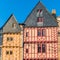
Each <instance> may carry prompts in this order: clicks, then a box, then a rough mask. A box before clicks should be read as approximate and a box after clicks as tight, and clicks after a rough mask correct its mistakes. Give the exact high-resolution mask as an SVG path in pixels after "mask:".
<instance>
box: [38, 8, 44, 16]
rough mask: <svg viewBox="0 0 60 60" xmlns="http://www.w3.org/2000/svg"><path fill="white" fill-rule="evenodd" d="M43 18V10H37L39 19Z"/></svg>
mask: <svg viewBox="0 0 60 60" xmlns="http://www.w3.org/2000/svg"><path fill="white" fill-rule="evenodd" d="M42 16H43V10H42V9H38V10H37V17H42Z"/></svg>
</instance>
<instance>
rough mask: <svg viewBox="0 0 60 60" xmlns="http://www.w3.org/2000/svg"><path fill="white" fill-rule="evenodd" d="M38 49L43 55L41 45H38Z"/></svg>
mask: <svg viewBox="0 0 60 60" xmlns="http://www.w3.org/2000/svg"><path fill="white" fill-rule="evenodd" d="M37 48H38V53H41V45H40V44H38V45H37Z"/></svg>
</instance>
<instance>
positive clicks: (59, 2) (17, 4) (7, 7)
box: [0, 0, 60, 27]
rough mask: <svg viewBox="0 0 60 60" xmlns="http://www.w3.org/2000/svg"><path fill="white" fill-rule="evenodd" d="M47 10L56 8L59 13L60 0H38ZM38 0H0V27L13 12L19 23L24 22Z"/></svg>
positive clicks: (57, 13) (59, 13) (58, 13)
mask: <svg viewBox="0 0 60 60" xmlns="http://www.w3.org/2000/svg"><path fill="white" fill-rule="evenodd" d="M40 1H41V2H42V4H43V5H44V6H45V7H46V8H47V10H48V11H49V12H51V11H52V9H56V15H57V16H59V15H60V0H40ZM38 2H39V0H0V27H2V26H3V24H4V23H5V22H6V21H7V19H8V18H9V16H10V15H11V14H12V13H13V14H14V15H15V17H16V19H17V21H18V22H19V23H22V22H24V20H25V19H26V17H27V16H28V14H29V13H30V12H31V10H32V9H33V8H34V6H35V5H36V4H37V3H38Z"/></svg>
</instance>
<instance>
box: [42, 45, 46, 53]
mask: <svg viewBox="0 0 60 60" xmlns="http://www.w3.org/2000/svg"><path fill="white" fill-rule="evenodd" d="M45 52H46V45H45V44H42V53H45Z"/></svg>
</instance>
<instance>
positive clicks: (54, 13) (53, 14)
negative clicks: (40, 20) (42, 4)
mask: <svg viewBox="0 0 60 60" xmlns="http://www.w3.org/2000/svg"><path fill="white" fill-rule="evenodd" d="M52 16H53V17H54V18H55V19H56V10H55V9H53V10H52Z"/></svg>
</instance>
